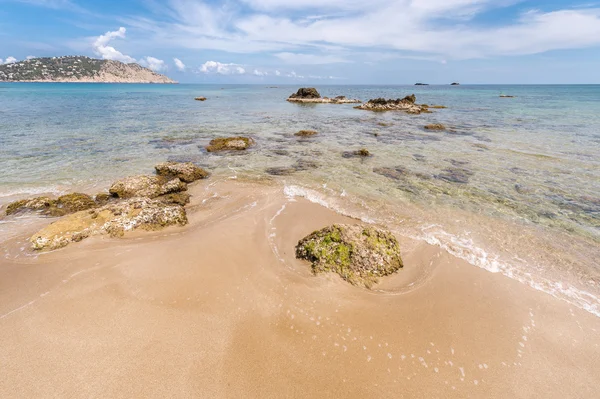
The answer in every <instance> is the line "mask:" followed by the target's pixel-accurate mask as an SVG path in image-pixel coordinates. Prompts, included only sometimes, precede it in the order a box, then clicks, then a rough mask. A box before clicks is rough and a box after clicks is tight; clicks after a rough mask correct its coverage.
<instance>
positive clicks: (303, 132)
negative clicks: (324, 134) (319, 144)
mask: <svg viewBox="0 0 600 399" xmlns="http://www.w3.org/2000/svg"><path fill="white" fill-rule="evenodd" d="M316 134H319V132H317V131H316V130H300V131H299V132H296V133H294V136H298V137H311V136H314V135H316Z"/></svg>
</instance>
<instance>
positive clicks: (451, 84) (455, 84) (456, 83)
mask: <svg viewBox="0 0 600 399" xmlns="http://www.w3.org/2000/svg"><path fill="white" fill-rule="evenodd" d="M450 86H460V83H458V82H453V83H450Z"/></svg>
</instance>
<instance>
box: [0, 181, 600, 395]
mask: <svg viewBox="0 0 600 399" xmlns="http://www.w3.org/2000/svg"><path fill="white" fill-rule="evenodd" d="M190 193H191V194H192V195H193V196H192V203H191V204H190V205H189V206H188V207H187V209H188V217H189V220H190V224H189V225H188V226H186V227H183V228H167V229H166V230H163V231H161V232H156V233H147V232H145V233H141V232H135V233H132V234H128V235H127V236H126V237H125V238H124V239H110V238H106V237H93V238H90V239H88V240H86V241H84V242H81V243H76V244H73V245H70V246H69V247H67V248H64V249H61V250H58V251H54V252H50V253H35V254H32V255H33V256H25V257H18V258H16V259H8V258H6V257H4V258H2V259H0V275H1V277H0V287H1V288H0V304H1V305H0V306H1V308H0V336H1V337H2V341H3V342H4V347H5V348H6V352H5V353H6V356H5V360H6V362H5V365H4V366H3V370H5V378H4V379H3V381H2V382H0V393H1V396H7V397H14V396H22V397H23V396H54V395H67V396H68V395H71V396H111V397H131V396H145V397H160V396H162V397H164V396H211V397H232V396H246V397H282V396H295V397H339V396H344V397H365V396H368V397H389V396H390V394H391V393H392V392H395V393H397V395H396V394H395V395H394V396H395V397H402V396H404V397H449V398H452V397H456V398H463V397H498V398H504V397H515V398H520V397H523V398H525V397H531V396H532V395H536V396H540V397H549V398H554V397H556V398H559V397H560V398H563V397H595V396H597V395H598V394H599V392H600V388H598V387H597V384H595V376H597V375H599V374H600V362H599V361H598V360H600V348H599V346H598V343H599V342H600V319H599V318H598V317H595V316H593V315H591V314H589V313H587V312H585V311H583V310H581V309H578V308H575V307H574V306H572V305H569V304H568V303H566V302H563V301H560V300H558V299H555V298H553V297H551V296H549V295H546V294H544V293H542V292H539V291H535V290H533V289H532V288H530V287H528V286H526V285H524V284H521V283H519V282H517V281H514V280H511V279H509V278H507V277H505V276H503V275H500V274H492V273H489V272H487V271H485V270H483V269H479V268H476V267H473V266H472V265H470V264H468V263H467V262H465V261H463V260H460V259H458V258H455V257H454V256H452V255H450V254H449V253H448V252H446V251H444V250H442V249H440V248H438V247H435V246H432V245H429V244H427V243H424V242H422V241H418V240H414V239H411V238H407V237H403V236H399V237H398V239H399V240H400V241H401V246H402V251H403V259H404V261H405V269H404V270H401V271H400V272H399V273H398V274H396V275H394V276H391V277H389V278H386V279H384V280H383V281H382V282H381V284H379V285H378V286H376V287H375V288H374V290H373V291H368V290H365V289H361V288H357V287H354V286H350V285H348V284H347V283H345V282H344V281H342V280H341V279H340V278H338V276H337V275H319V276H313V275H311V273H310V272H309V267H308V265H307V264H305V263H303V262H301V261H298V260H296V259H294V256H293V253H294V251H293V246H294V245H295V243H296V242H297V241H298V239H300V238H301V237H303V236H304V235H306V234H307V233H309V232H311V231H313V230H315V229H317V228H321V227H323V226H325V225H327V224H330V223H333V222H346V223H358V221H357V220H354V219H349V218H347V217H345V216H342V215H340V214H338V213H335V212H334V211H332V210H330V209H327V208H325V207H323V206H321V205H319V204H317V203H314V202H309V201H307V200H306V199H304V198H299V197H297V196H293V195H291V193H289V192H288V193H287V195H286V193H284V192H283V190H282V188H281V186H279V185H274V184H271V183H268V182H262V183H261V182H244V181H234V180H230V179H217V180H212V179H211V180H207V181H201V182H198V183H195V184H194V185H192V186H190ZM46 223H47V221H46ZM31 233H33V231H29V232H27V233H25V232H23V234H22V235H21V236H20V237H15V238H13V239H11V240H9V241H8V243H7V246H10V247H11V248H13V250H14V251H20V248H21V246H22V244H21V243H20V241H21V240H22V239H23V238H24V237H26V236H27V235H30V234H31ZM413 355H414V357H413ZM32 359H35V362H33V361H32ZM75 364H77V365H78V366H75ZM365 370H368V371H369V372H368V373H365ZM57 377H59V378H57ZM81 381H85V383H84V384H81ZM156 381H161V383H160V384H157V383H156Z"/></svg>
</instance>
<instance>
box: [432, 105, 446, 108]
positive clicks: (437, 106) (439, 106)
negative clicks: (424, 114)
mask: <svg viewBox="0 0 600 399" xmlns="http://www.w3.org/2000/svg"><path fill="white" fill-rule="evenodd" d="M428 108H433V109H446V108H448V107H446V106H445V105H430V106H429V107H428Z"/></svg>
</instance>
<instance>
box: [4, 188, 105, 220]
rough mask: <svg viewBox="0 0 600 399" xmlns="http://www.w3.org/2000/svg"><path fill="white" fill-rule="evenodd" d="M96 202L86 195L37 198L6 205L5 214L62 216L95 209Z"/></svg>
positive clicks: (74, 194)
mask: <svg viewBox="0 0 600 399" xmlns="http://www.w3.org/2000/svg"><path fill="white" fill-rule="evenodd" d="M96 206H97V204H96V202H95V201H94V200H93V199H92V197H90V196H89V195H87V194H82V193H72V194H66V195H63V196H60V197H58V199H51V198H48V197H37V198H31V199H24V200H19V201H15V202H13V203H11V204H8V206H7V207H6V214H7V215H13V214H16V213H20V212H24V211H34V212H41V213H42V214H43V215H46V216H54V217H58V216H64V215H66V214H69V213H73V212H78V211H83V210H86V209H91V208H95V207H96Z"/></svg>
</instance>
